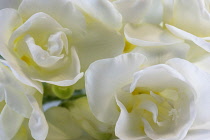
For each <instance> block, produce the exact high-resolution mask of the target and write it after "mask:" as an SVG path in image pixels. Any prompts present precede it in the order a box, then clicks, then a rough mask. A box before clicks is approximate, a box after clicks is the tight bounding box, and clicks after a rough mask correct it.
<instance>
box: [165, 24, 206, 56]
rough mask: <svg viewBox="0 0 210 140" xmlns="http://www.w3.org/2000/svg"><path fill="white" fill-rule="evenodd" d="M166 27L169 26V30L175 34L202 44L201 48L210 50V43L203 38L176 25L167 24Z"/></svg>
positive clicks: (199, 44)
mask: <svg viewBox="0 0 210 140" xmlns="http://www.w3.org/2000/svg"><path fill="white" fill-rule="evenodd" d="M166 27H167V28H168V30H169V31H170V32H172V33H173V34H174V35H175V36H178V37H180V38H182V39H186V40H190V41H193V42H194V43H195V44H196V45H198V46H200V47H201V48H203V49H204V50H206V51H207V52H210V47H209V45H210V43H209V42H207V41H205V40H204V39H202V38H199V37H197V36H195V35H193V34H191V33H188V32H186V31H183V30H181V29H179V28H177V27H175V26H171V25H168V24H166Z"/></svg>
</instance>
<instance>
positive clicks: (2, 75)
mask: <svg viewBox="0 0 210 140" xmlns="http://www.w3.org/2000/svg"><path fill="white" fill-rule="evenodd" d="M0 88H1V89H2V90H3V91H2V93H1V94H2V95H4V97H5V102H6V104H7V106H9V107H10V108H11V109H12V110H13V111H15V112H16V113H19V114H21V115H22V116H24V117H26V118H29V116H30V114H31V110H32V108H31V106H30V104H29V102H28V100H27V98H26V96H25V93H27V94H31V93H33V90H26V89H28V87H27V86H25V85H23V84H22V83H21V82H20V81H19V80H17V79H16V78H15V77H14V76H13V74H12V72H11V71H10V69H9V68H7V67H6V66H4V65H3V64H0Z"/></svg>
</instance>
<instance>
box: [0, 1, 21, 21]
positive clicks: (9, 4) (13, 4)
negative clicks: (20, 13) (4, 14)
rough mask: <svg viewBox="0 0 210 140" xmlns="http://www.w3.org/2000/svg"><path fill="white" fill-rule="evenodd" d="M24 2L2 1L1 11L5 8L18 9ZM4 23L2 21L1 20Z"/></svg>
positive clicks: (0, 4) (0, 2) (0, 3)
mask: <svg viewBox="0 0 210 140" xmlns="http://www.w3.org/2000/svg"><path fill="white" fill-rule="evenodd" d="M21 1H22V0H0V10H1V9H4V8H13V9H17V8H18V7H19V5H20V3H21ZM1 21H2V20H1Z"/></svg>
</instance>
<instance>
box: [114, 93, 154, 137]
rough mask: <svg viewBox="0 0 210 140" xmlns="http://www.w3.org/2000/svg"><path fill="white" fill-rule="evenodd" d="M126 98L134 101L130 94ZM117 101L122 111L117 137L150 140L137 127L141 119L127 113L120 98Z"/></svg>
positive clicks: (118, 122) (118, 121)
mask: <svg viewBox="0 0 210 140" xmlns="http://www.w3.org/2000/svg"><path fill="white" fill-rule="evenodd" d="M124 96H125V97H126V99H127V100H132V99H131V98H132V97H131V96H129V95H128V94H125V95H124ZM116 101H117V105H118V106H119V107H120V110H121V113H120V116H119V118H118V120H117V123H116V127H115V133H116V136H118V137H120V138H123V139H129V140H149V139H150V138H148V137H147V136H146V135H145V133H144V132H143V130H141V128H138V127H139V126H138V125H136V124H139V119H138V118H137V117H135V115H136V114H133V115H129V112H128V111H127V109H126V108H125V106H124V105H123V104H122V103H121V102H120V101H119V100H118V98H117V99H116Z"/></svg>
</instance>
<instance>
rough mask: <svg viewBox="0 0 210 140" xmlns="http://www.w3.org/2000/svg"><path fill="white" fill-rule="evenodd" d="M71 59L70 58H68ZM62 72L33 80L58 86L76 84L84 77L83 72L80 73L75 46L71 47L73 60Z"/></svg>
mask: <svg viewBox="0 0 210 140" xmlns="http://www.w3.org/2000/svg"><path fill="white" fill-rule="evenodd" d="M68 61H69V60H68ZM69 64H70V65H67V67H66V68H64V69H63V70H62V71H60V73H58V74H57V75H53V76H51V75H50V74H48V75H45V76H41V77H38V78H39V79H38V78H37V77H35V78H33V80H36V81H39V82H47V83H50V84H54V85H58V86H70V85H73V84H75V83H76V82H77V81H78V80H79V79H81V78H82V77H83V73H80V61H79V58H78V55H77V52H76V50H75V48H74V47H72V48H71V62H70V63H69Z"/></svg>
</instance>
